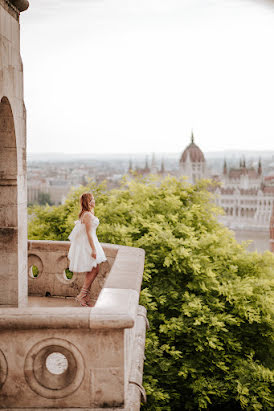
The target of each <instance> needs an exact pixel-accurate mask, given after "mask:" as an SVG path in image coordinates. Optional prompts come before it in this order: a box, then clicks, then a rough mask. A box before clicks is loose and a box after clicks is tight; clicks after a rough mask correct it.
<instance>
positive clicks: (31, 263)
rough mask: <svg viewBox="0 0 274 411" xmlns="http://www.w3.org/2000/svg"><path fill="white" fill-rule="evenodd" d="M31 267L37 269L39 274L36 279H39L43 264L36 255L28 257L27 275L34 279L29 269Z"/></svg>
mask: <svg viewBox="0 0 274 411" xmlns="http://www.w3.org/2000/svg"><path fill="white" fill-rule="evenodd" d="M32 266H36V267H37V268H38V272H39V273H38V276H37V277H36V278H38V277H40V275H41V274H42V272H43V262H42V260H41V258H40V257H38V255H36V254H29V255H28V273H29V276H30V278H34V276H33V274H32V269H31V268H32Z"/></svg>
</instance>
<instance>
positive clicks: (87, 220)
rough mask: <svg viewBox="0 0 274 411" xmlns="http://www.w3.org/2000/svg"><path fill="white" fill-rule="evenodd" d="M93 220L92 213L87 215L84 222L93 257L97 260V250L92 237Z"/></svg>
mask: <svg viewBox="0 0 274 411" xmlns="http://www.w3.org/2000/svg"><path fill="white" fill-rule="evenodd" d="M92 219H93V216H92V215H91V213H85V215H84V218H83V222H84V223H85V226H86V231H87V236H88V241H89V244H90V246H91V249H92V253H91V256H92V257H93V258H96V250H95V246H94V242H93V239H92V235H91V229H92Z"/></svg>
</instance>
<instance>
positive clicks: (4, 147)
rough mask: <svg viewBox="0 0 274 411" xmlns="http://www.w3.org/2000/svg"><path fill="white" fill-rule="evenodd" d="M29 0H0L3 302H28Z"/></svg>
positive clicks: (0, 256) (0, 302)
mask: <svg viewBox="0 0 274 411" xmlns="http://www.w3.org/2000/svg"><path fill="white" fill-rule="evenodd" d="M27 7H28V2H27V1H26V0H9V1H8V0H0V261H1V263H0V281H1V287H0V305H5V306H15V307H16V306H24V305H26V304H27V282H28V275H27V191H26V190H27V184H26V112H25V106H24V100H23V66H22V61H21V55H20V25H19V16H20V11H23V10H25V9H26V8H27Z"/></svg>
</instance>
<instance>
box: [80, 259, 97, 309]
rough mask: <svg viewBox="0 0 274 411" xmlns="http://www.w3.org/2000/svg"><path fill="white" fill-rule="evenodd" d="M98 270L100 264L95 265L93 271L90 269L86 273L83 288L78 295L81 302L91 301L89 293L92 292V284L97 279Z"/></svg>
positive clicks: (84, 303)
mask: <svg viewBox="0 0 274 411" xmlns="http://www.w3.org/2000/svg"><path fill="white" fill-rule="evenodd" d="M98 272H99V265H97V266H96V267H93V269H92V270H91V271H88V272H87V273H86V277H85V280H84V284H83V287H82V288H81V291H80V293H79V294H78V295H77V297H76V298H77V300H78V301H79V302H80V303H81V302H82V303H83V305H87V302H88V301H89V296H88V294H89V292H90V288H91V285H92V283H93V281H94V280H95V277H96V276H97V274H98Z"/></svg>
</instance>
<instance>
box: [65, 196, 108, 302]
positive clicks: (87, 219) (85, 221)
mask: <svg viewBox="0 0 274 411" xmlns="http://www.w3.org/2000/svg"><path fill="white" fill-rule="evenodd" d="M80 204H81V211H80V213H79V220H77V221H75V226H74V228H73V230H72V232H71V233H70V235H69V237H68V238H69V239H70V241H71V245H70V249H69V252H68V259H69V260H70V265H69V269H70V271H73V272H76V273H81V272H86V277H85V281H84V284H83V287H82V289H81V291H80V293H79V294H78V295H77V297H76V298H75V299H76V301H78V302H79V304H80V305H81V306H82V307H90V306H91V305H90V300H89V296H88V293H89V292H90V288H91V284H92V283H93V281H94V279H95V277H96V275H97V274H98V272H99V264H101V263H102V262H103V261H106V256H105V253H104V251H103V249H102V247H101V244H100V243H99V241H98V238H97V236H96V228H97V227H98V225H99V219H98V218H97V217H95V216H94V207H95V200H94V197H93V195H92V193H84V194H82V195H81V197H80Z"/></svg>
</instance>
